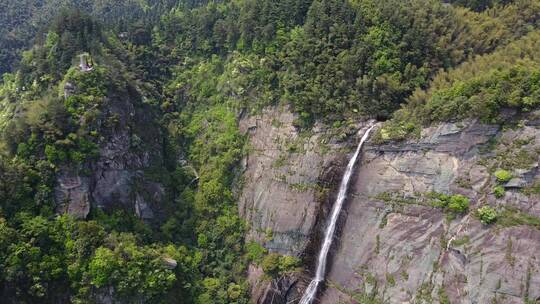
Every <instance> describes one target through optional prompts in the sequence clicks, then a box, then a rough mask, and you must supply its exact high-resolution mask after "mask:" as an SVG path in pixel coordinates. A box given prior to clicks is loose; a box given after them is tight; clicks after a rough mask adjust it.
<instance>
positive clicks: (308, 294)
mask: <svg viewBox="0 0 540 304" xmlns="http://www.w3.org/2000/svg"><path fill="white" fill-rule="evenodd" d="M373 127H375V126H374V125H373V126H371V127H369V128H368V129H367V131H366V132H365V133H364V136H362V139H361V140H360V143H359V144H358V147H357V148H356V152H354V155H353V156H352V158H351V159H350V160H349V164H348V165H347V169H346V170H345V174H344V175H343V179H342V180H341V184H340V185H339V193H338V196H337V199H336V202H335V203H334V206H333V207H332V216H331V217H330V221H329V222H328V227H326V231H325V233H324V242H323V244H322V247H321V251H320V252H319V257H318V259H317V272H316V273H315V278H313V280H312V281H311V283H309V286H308V288H307V289H306V291H305V292H304V295H303V296H302V299H300V304H311V302H313V300H314V299H315V295H316V294H317V288H318V287H319V283H321V282H322V281H323V280H324V275H325V271H326V259H327V257H328V252H329V251H330V246H331V245H332V240H333V238H334V232H335V230H336V222H337V219H338V217H339V213H340V212H341V208H342V207H343V202H344V201H345V197H346V196H347V189H348V187H349V181H350V179H351V176H352V173H353V169H354V165H355V163H356V159H357V158H358V155H359V154H360V150H361V149H362V146H363V145H364V142H365V141H366V140H367V139H368V137H369V133H370V132H371V130H372V129H373Z"/></svg>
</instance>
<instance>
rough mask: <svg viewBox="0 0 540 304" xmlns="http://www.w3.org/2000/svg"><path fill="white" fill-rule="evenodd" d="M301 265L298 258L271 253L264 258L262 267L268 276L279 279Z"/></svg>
mask: <svg viewBox="0 0 540 304" xmlns="http://www.w3.org/2000/svg"><path fill="white" fill-rule="evenodd" d="M299 264H300V260H299V259H298V258H297V257H293V256H288V255H280V254H278V253H270V254H268V255H267V256H266V257H264V259H263V261H262V265H261V266H262V269H263V270H264V272H265V273H266V274H267V275H269V276H271V277H277V276H279V275H283V274H285V273H288V272H291V271H294V270H295V269H296V268H297V267H298V265H299Z"/></svg>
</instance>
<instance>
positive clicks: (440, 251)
mask: <svg viewBox="0 0 540 304" xmlns="http://www.w3.org/2000/svg"><path fill="white" fill-rule="evenodd" d="M293 119H294V117H293V115H291V114H290V113H288V112H287V111H286V110H278V109H271V110H267V111H266V112H265V113H264V114H262V115H260V116H258V117H251V118H249V119H243V120H242V128H243V130H244V131H245V132H249V136H250V139H251V145H252V152H251V153H250V155H249V157H248V158H247V159H246V162H245V165H246V167H245V172H244V178H243V180H244V187H243V191H242V193H241V194H240V211H241V214H242V215H243V216H244V217H245V218H246V219H247V220H248V222H249V223H250V224H251V230H250V234H249V239H254V240H257V241H259V242H260V243H261V244H263V245H264V246H265V247H266V248H268V249H269V250H271V251H275V252H279V253H283V254H291V255H297V256H303V255H305V257H306V258H305V261H306V263H307V266H306V268H307V270H306V272H305V273H304V274H298V275H296V276H294V278H292V277H290V278H283V279H282V280H280V281H273V282H269V281H265V280H263V279H262V276H261V274H262V273H261V270H260V269H258V268H257V267H255V266H252V267H251V268H250V282H251V283H252V285H253V286H254V288H253V298H254V301H255V302H258V303H290V301H293V302H294V300H295V299H297V298H298V297H299V293H300V292H301V291H302V289H303V288H305V284H306V280H307V279H308V278H309V276H310V275H311V273H310V271H309V269H311V268H312V266H311V264H313V263H314V259H313V255H314V254H316V251H317V250H318V248H317V247H318V238H319V237H320V231H321V230H322V229H323V228H324V224H323V223H324V222H325V210H327V209H328V208H329V204H331V203H333V202H332V197H333V195H332V191H335V188H336V187H335V185H336V184H337V183H339V181H340V179H341V174H342V173H343V167H344V165H345V164H346V161H347V159H348V157H349V154H350V153H349V152H350V151H351V147H353V146H354V144H355V140H357V138H355V137H354V136H349V138H352V139H350V140H349V141H347V142H335V141H332V138H335V136H333V135H332V134H331V131H329V130H325V129H323V128H322V127H316V128H315V130H314V132H312V133H310V134H309V135H301V134H298V133H296V131H295V129H294V127H293V126H292V121H293ZM361 127H362V126H361V125H359V126H357V130H358V129H360V128H361ZM291 142H293V143H300V146H301V150H295V149H296V148H294V149H292V150H291V149H289V148H290V145H289V146H288V145H287V144H290V143H291ZM291 151H292V152H291ZM539 152H540V130H539V129H538V124H537V122H536V121H535V120H534V119H530V120H527V119H525V120H524V121H523V123H522V125H520V126H518V127H516V128H505V129H502V128H500V127H497V126H488V125H483V124H480V123H478V122H476V121H473V120H470V121H464V122H460V123H445V124H440V125H438V126H435V127H431V128H428V129H425V130H424V131H423V132H422V135H421V138H420V139H416V140H411V141H408V142H402V143H394V144H385V145H376V144H374V143H369V144H368V145H367V146H366V147H365V148H364V152H363V155H362V157H361V162H360V163H359V164H358V165H357V168H356V177H355V178H354V180H353V182H352V183H351V186H350V188H349V199H348V201H347V203H346V205H345V207H344V211H343V215H342V221H341V225H340V229H339V234H338V235H337V236H336V237H337V239H336V241H335V242H334V248H333V250H332V255H331V258H330V259H329V267H328V268H329V271H328V274H327V281H326V287H325V288H323V290H322V292H321V294H320V297H319V298H320V303H338V302H340V301H342V302H343V303H349V302H350V303H362V301H361V300H360V299H369V298H377V299H379V300H381V301H384V302H388V303H423V302H426V303H429V301H433V302H434V303H436V302H439V301H443V300H444V299H449V300H450V303H491V301H495V302H494V303H524V302H525V300H526V299H527V300H529V301H534V300H536V299H538V298H540V230H539V227H538V224H536V225H535V224H534V220H531V219H538V217H540V198H539V197H538V195H536V194H533V193H531V191H528V189H530V188H531V186H533V185H534V184H535V183H538V182H539V179H540V174H539V169H538V161H539V157H538V155H539V154H538V153H539ZM502 167H504V168H507V170H508V171H510V172H511V173H512V176H513V178H512V180H510V181H508V182H505V183H502V184H501V183H500V182H497V181H496V179H495V177H494V174H493V173H494V171H495V170H496V169H498V168H502ZM496 186H502V187H503V188H504V190H505V191H504V193H503V195H502V197H495V195H494V191H493V189H494V188H495V187H496ZM432 192H437V193H444V194H449V195H456V194H461V195H464V196H466V197H468V198H469V199H470V206H469V212H467V213H466V214H463V215H456V216H453V218H452V216H451V215H449V212H448V211H445V210H444V209H443V208H439V207H434V206H433V205H432V204H431V203H430V202H429V200H428V199H426V197H429V193H432ZM484 205H490V206H491V207H493V208H495V209H497V210H498V211H499V214H500V215H499V216H500V217H506V218H503V219H501V218H499V221H498V223H496V224H492V225H484V224H482V223H481V222H480V221H479V219H478V218H477V216H475V212H474V211H475V210H476V209H477V208H478V207H480V206H484ZM510 217H512V218H514V220H508V218H510ZM524 218H527V219H529V220H531V221H520V219H524ZM515 219H517V220H515ZM276 283H279V284H276ZM269 293H270V294H272V296H271V297H269ZM276 295H279V296H276ZM497 301H498V302H497Z"/></svg>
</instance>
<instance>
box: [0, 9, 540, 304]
mask: <svg viewBox="0 0 540 304" xmlns="http://www.w3.org/2000/svg"><path fill="white" fill-rule="evenodd" d="M451 3H454V4H455V5H454V4H452V5H449V4H445V3H442V2H441V1H435V0H407V1H402V0H388V1H375V0H324V1H323V0H282V1H265V0H235V1H173V0H162V1H145V0H137V1H134V0H133V1H128V0H126V1H91V0H88V1H75V0H73V1H71V0H44V1H13V0H9V1H2V2H1V3H0V22H1V24H0V25H2V27H0V73H3V72H6V71H12V73H6V74H4V75H3V82H2V85H1V86H0V135H1V136H0V137H1V140H0V257H1V258H0V296H2V297H3V298H2V299H5V301H7V302H13V303H67V302H74V303H87V302H92V301H99V300H100V299H101V300H103V299H108V298H111V297H112V298H115V299H120V300H123V301H125V302H128V303H132V302H145V303H162V302H163V303H171V302H178V301H179V299H181V300H180V301H181V302H185V303H201V304H202V303H248V298H249V290H248V288H249V287H248V284H247V282H246V278H245V271H246V268H247V265H248V263H254V264H257V265H259V266H260V267H261V268H262V269H263V270H264V271H265V272H266V278H267V279H269V280H271V279H275V278H278V277H280V276H282V275H286V274H288V273H290V272H293V271H296V270H297V269H298V267H299V266H300V261H299V260H298V258H297V257H290V256H282V255H279V254H276V253H273V252H269V251H268V250H267V249H265V248H264V247H263V246H261V244H257V243H255V242H252V241H249V242H245V239H244V238H245V230H246V228H247V227H246V223H244V222H243V220H242V219H241V218H240V216H239V215H238V211H237V206H236V203H235V192H234V190H233V189H234V186H235V184H236V185H238V184H241V181H239V180H238V172H236V168H238V163H239V161H240V160H241V159H242V157H243V156H244V154H245V152H246V150H247V149H248V148H249V147H247V146H246V138H245V136H244V135H243V134H242V133H241V132H240V130H239V128H238V119H239V118H240V117H242V116H243V115H246V114H249V113H255V112H257V111H260V110H261V109H262V108H263V107H266V106H272V105H277V104H281V105H287V106H289V107H290V108H291V109H292V111H294V112H295V114H296V117H297V119H296V121H295V124H296V127H298V128H300V129H302V130H309V128H310V127H311V126H312V125H313V123H315V122H317V121H319V122H323V123H327V124H329V125H332V126H335V127H339V126H340V125H347V124H348V123H349V122H354V121H355V120H357V119H365V118H366V117H371V118H380V119H385V118H388V117H392V119H391V120H390V121H389V122H388V123H386V125H385V127H384V128H383V130H382V131H381V132H380V134H379V135H378V136H379V139H382V140H388V139H393V138H394V139H395V138H405V137H406V136H409V135H411V134H415V133H418V132H419V130H420V129H421V127H423V126H426V125H429V124H431V123H433V122H438V121H441V120H444V121H447V120H458V119H462V118H467V117H471V116H474V117H479V118H481V119H483V120H485V121H488V122H499V121H501V119H502V116H501V112H502V111H503V110H505V109H512V110H515V111H518V112H519V111H522V112H525V111H531V110H533V109H535V108H537V107H538V106H539V105H540V104H539V100H540V70H539V63H540V61H539V56H538V55H539V53H538V52H539V51H538V50H540V45H538V44H539V42H540V32H539V31H538V26H539V25H540V4H539V3H538V1H532V0H531V1H527V0H520V1H511V2H510V1H451ZM59 8H63V9H65V10H64V11H63V12H61V13H57V12H58V9H59ZM77 8H79V10H77ZM469 8H471V9H472V10H471V9H469ZM92 16H94V17H92ZM31 43H33V44H34V45H33V47H31V48H30V44H31ZM22 50H26V51H24V52H23V51H22ZM80 56H82V58H83V60H86V63H87V64H90V65H91V69H90V70H89V71H85V70H84V69H82V70H81V68H80V67H79V66H78V65H79V62H80V61H79V60H80ZM15 66H16V67H17V68H14V67H15ZM75 87H76V89H74V88H75ZM127 105H130V106H131V105H133V107H134V108H135V110H136V111H139V112H143V113H144V114H145V115H143V116H144V121H140V122H138V123H134V124H132V125H127V126H126V125H121V124H122V122H121V119H120V118H119V117H118V115H115V113H112V112H113V111H112V110H111V109H117V108H123V107H124V108H125V107H126V106H127ZM400 107H401V109H400V110H398V111H397V112H396V110H397V109H399V108H400ZM119 128H126V129H128V130H129V134H130V147H129V148H130V149H140V150H143V151H144V149H145V148H148V147H147V146H145V145H150V144H149V143H150V142H152V141H156V142H158V143H159V150H160V151H159V153H160V155H161V158H160V159H159V160H158V161H154V162H152V163H151V164H152V166H151V167H150V168H147V170H145V172H143V173H142V174H143V175H144V177H145V178H148V179H151V180H152V181H155V182H156V183H159V184H160V185H163V188H164V190H163V192H164V197H165V202H164V203H163V205H162V206H160V208H161V209H162V211H163V212H162V213H163V215H160V216H156V217H155V219H153V220H148V219H145V220H143V219H140V218H138V217H137V216H135V215H134V213H133V210H126V209H125V208H121V207H120V206H111V207H110V208H97V207H96V206H92V210H91V212H90V214H89V216H88V218H87V219H83V220H76V219H73V218H71V217H69V216H67V215H58V214H57V212H58V210H59V208H58V206H59V205H60V204H61V203H62V202H55V199H54V197H55V196H54V190H55V186H56V183H57V175H58V174H59V172H60V170H63V169H65V168H69V169H71V170H74V171H76V172H78V173H79V174H80V175H82V176H85V175H87V174H89V173H91V171H92V168H93V166H92V165H93V163H94V162H95V161H96V159H98V158H99V157H100V153H101V152H100V151H102V150H100V149H102V148H103V147H104V146H106V145H107V144H108V143H109V141H111V138H112V137H111V134H113V133H114V132H115V130H117V129H119ZM150 129H157V130H158V131H156V132H151V131H150ZM501 168H504V167H501ZM495 175H496V176H497V175H500V174H497V173H496V174H495ZM496 178H497V179H499V182H500V183H503V182H504V181H507V180H508V177H499V176H497V177H496ZM501 191H502V192H501ZM498 192H500V193H499V194H498V195H504V188H503V189H502V190H500V189H499V190H498ZM430 199H431V201H430V202H431V203H432V205H434V206H437V207H440V208H443V209H444V210H445V211H448V213H449V214H455V215H459V214H463V213H465V212H467V210H468V208H469V200H468V199H467V198H466V197H464V196H461V195H444V194H433V195H432V196H430ZM486 208H487V207H486ZM478 212H479V217H480V218H481V219H482V220H483V221H484V222H485V223H490V222H492V221H494V220H495V219H494V218H493V216H494V214H493V211H492V210H490V209H481V211H480V210H479V211H478ZM496 215H497V214H495V216H496ZM172 260H174V261H175V262H176V263H177V264H176V266H174V265H172V266H171V263H172ZM172 264H174V263H172ZM104 301H105V300H104Z"/></svg>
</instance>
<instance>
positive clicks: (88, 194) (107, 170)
mask: <svg viewBox="0 0 540 304" xmlns="http://www.w3.org/2000/svg"><path fill="white" fill-rule="evenodd" d="M65 87H66V89H65V90H64V91H65V94H66V96H67V94H75V93H76V92H77V84H73V83H69V82H68V83H66V85H65ZM68 88H69V92H66V90H68ZM143 98H144V97H143V94H142V93H141V92H140V91H139V90H138V89H137V88H136V87H133V86H127V87H126V88H125V91H124V90H123V91H120V92H111V95H110V96H107V97H106V98H105V102H104V103H103V105H102V106H101V108H102V109H101V110H100V112H99V113H100V115H99V118H98V119H97V121H98V122H97V124H98V128H99V129H100V130H101V132H100V133H101V134H102V138H101V139H100V140H99V151H98V155H99V156H98V158H97V159H95V160H94V161H92V162H90V163H88V164H85V166H86V167H85V168H79V167H63V168H61V169H60V171H59V174H58V176H57V185H56V188H55V199H56V202H57V203H58V205H59V207H58V209H59V211H60V212H67V213H69V214H71V215H73V216H75V217H78V218H85V217H86V216H87V215H88V213H89V212H90V209H91V207H94V208H101V209H106V208H116V207H120V208H124V209H126V210H130V211H133V212H134V213H135V214H136V215H137V216H138V217H140V218H142V219H146V220H149V219H152V218H153V217H154V216H155V213H156V212H159V202H160V200H161V198H162V196H163V194H164V189H163V187H162V186H161V185H160V184H159V183H156V182H153V181H151V180H149V179H147V178H146V177H145V170H148V169H149V168H151V167H152V166H160V165H161V151H160V148H161V145H162V143H161V138H162V136H161V135H160V133H159V132H160V130H159V127H158V124H157V123H156V122H155V121H153V119H155V117H154V116H153V115H152V114H151V113H152V111H151V109H149V106H148V105H145V104H144V103H143ZM85 172H90V173H89V174H85Z"/></svg>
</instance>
